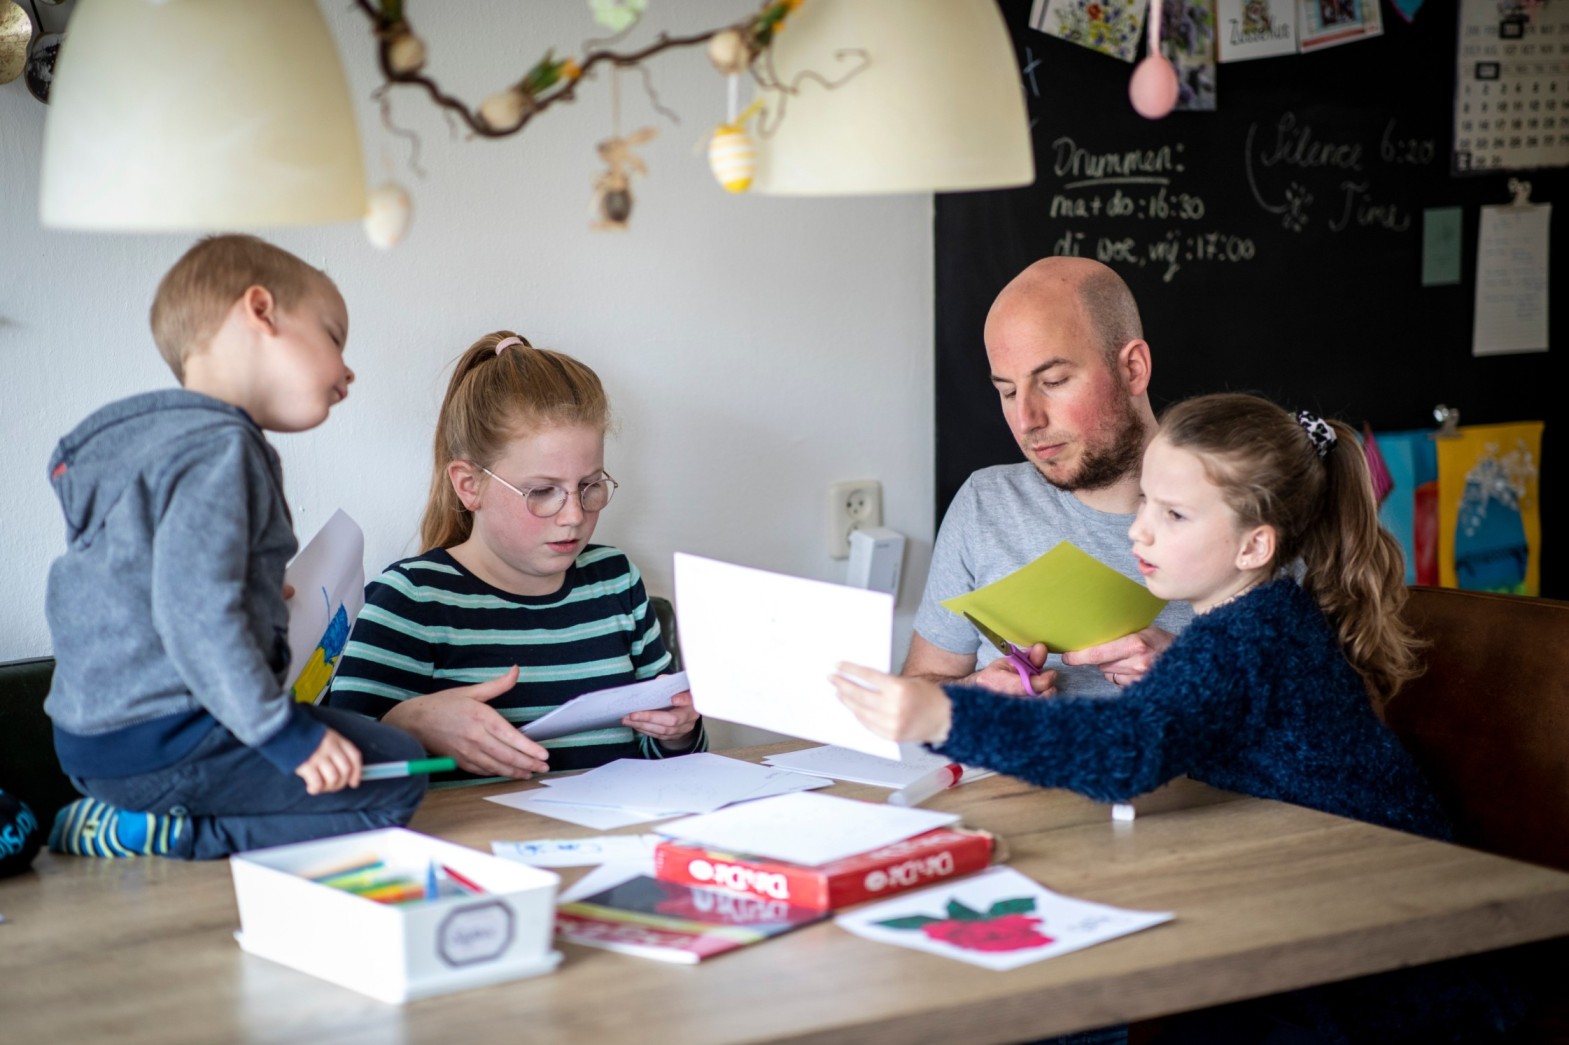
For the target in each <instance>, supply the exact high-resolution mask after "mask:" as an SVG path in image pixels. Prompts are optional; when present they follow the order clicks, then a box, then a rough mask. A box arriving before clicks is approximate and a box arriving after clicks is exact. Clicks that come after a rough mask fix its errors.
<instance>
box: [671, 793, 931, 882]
mask: <svg viewBox="0 0 1569 1045" xmlns="http://www.w3.org/2000/svg"><path fill="white" fill-rule="evenodd" d="M958 819H959V815H958V814H957V813H939V812H935V811H933V810H930V809H906V808H904V807H902V806H894V805H887V804H884V803H882V802H858V801H856V800H855V799H853V798H838V797H836V796H834V795H814V794H811V793H809V792H797V793H795V794H790V795H776V796H774V797H773V798H761V799H758V800H757V801H756V802H747V803H746V804H745V805H739V806H732V807H731V808H729V809H721V810H720V811H719V812H717V813H704V814H703V815H701V816H689V817H685V818H683V819H681V820H675V821H672V822H671V823H668V824H665V825H663V826H661V827H657V828H655V830H656V831H658V832H659V833H660V834H662V835H665V836H667V837H670V838H680V839H683V840H685V841H689V842H701V843H702V844H704V845H707V846H710V847H712V848H714V849H723V850H725V851H726V852H731V853H748V854H751V855H754V856H771V857H773V858H774V859H776V860H788V861H789V862H791V863H795V864H806V865H808V866H816V865H817V864H826V863H828V862H829V861H830V860H839V859H843V858H844V857H847V856H854V855H855V854H857V853H864V852H866V851H868V850H870V849H878V848H880V847H882V846H885V845H892V844H893V843H894V842H901V841H903V840H904V839H906V838H910V837H911V836H913V835H918V834H921V833H922V832H924V831H930V830H932V829H933V828H937V827H943V826H944V825H946V824H951V823H954V822H955V821H957V820H958Z"/></svg>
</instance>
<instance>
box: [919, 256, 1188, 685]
mask: <svg viewBox="0 0 1569 1045" xmlns="http://www.w3.org/2000/svg"><path fill="white" fill-rule="evenodd" d="M985 342H986V358H987V360H988V362H989V363H990V365H991V380H992V384H993V386H995V387H996V389H997V395H998V398H999V400H1000V402H1001V404H1002V412H1003V416H1004V417H1006V418H1007V421H1008V427H1009V428H1010V429H1011V430H1012V432H1013V437H1014V439H1016V440H1017V441H1018V443H1019V449H1021V450H1023V451H1024V456H1025V457H1026V458H1027V459H1028V460H1027V462H1026V463H1023V464H1011V465H998V466H995V467H992V468H983V469H981V470H980V471H978V472H976V473H975V474H973V475H971V476H970V478H969V479H967V480H966V481H965V483H964V485H963V486H962V487H960V489H959V492H958V494H957V495H956V496H955V497H954V499H953V503H952V504H951V505H949V507H948V514H947V515H946V516H945V517H944V518H943V523H942V527H941V529H940V530H939V531H938V533H937V543H936V546H935V547H934V549H933V552H932V566H931V572H930V574H929V575H928V576H927V580H926V591H925V594H924V595H923V596H922V598H921V606H920V609H919V610H918V611H917V613H916V617H915V636H914V638H913V640H912V642H911V645H910V655H909V657H908V658H907V659H906V660H905V662H904V674H906V675H919V676H924V677H927V678H930V679H933V680H935V681H937V682H956V681H957V682H965V683H969V684H973V685H980V686H986V687H987V688H990V689H995V690H1001V691H1004V692H1011V693H1020V694H1022V693H1023V692H1024V688H1023V683H1022V682H1021V681H1020V680H1019V677H1018V674H1017V673H1016V672H1015V671H1014V670H1013V668H1012V667H1011V666H1010V665H1009V664H1008V662H1007V661H1005V660H1000V659H993V658H996V657H997V651H996V650H994V649H993V648H992V647H991V645H990V644H989V643H987V642H985V641H984V640H983V639H982V638H981V636H980V635H979V633H977V632H976V630H975V629H974V628H973V627H972V626H971V625H970V624H969V622H968V621H966V620H965V619H964V618H963V617H960V616H958V615H956V614H953V613H950V612H949V611H948V610H946V609H944V608H943V607H942V606H941V605H940V603H941V602H942V600H944V599H947V598H951V597H953V596H955V595H962V594H964V593H965V592H969V591H974V590H975V589H977V588H980V587H984V586H985V585H987V584H990V583H991V582H993V581H995V580H999V579H1001V578H1002V577H1005V576H1007V575H1008V574H1010V573H1012V572H1013V571H1014V570H1017V569H1019V568H1020V567H1021V566H1024V565H1026V564H1027V563H1030V562H1032V561H1034V560H1035V559H1036V558H1038V557H1040V556H1041V555H1042V554H1043V553H1045V552H1047V551H1050V550H1051V549H1052V548H1053V547H1054V546H1056V544H1057V543H1058V542H1059V541H1069V542H1071V543H1073V544H1074V545H1076V546H1077V547H1078V548H1080V549H1081V550H1082V551H1085V552H1087V553H1088V554H1090V555H1092V556H1094V557H1095V558H1097V559H1099V560H1100V561H1101V562H1103V563H1105V564H1106V565H1108V566H1111V567H1112V568H1114V569H1116V570H1117V571H1118V572H1120V573H1122V574H1125V575H1126V576H1128V577H1130V578H1132V579H1133V580H1137V581H1140V583H1143V582H1142V580H1140V577H1139V573H1138V570H1137V567H1136V565H1135V561H1134V558H1133V550H1132V544H1131V542H1130V541H1129V539H1128V527H1129V526H1130V525H1131V524H1132V523H1133V516H1134V513H1135V512H1136V511H1137V510H1138V503H1139V464H1140V461H1141V459H1142V457H1143V454H1144V447H1145V446H1147V445H1148V444H1149V441H1150V440H1151V439H1152V438H1154V435H1155V427H1156V424H1155V413H1154V411H1153V410H1152V409H1151V408H1150V402H1149V382H1150V347H1149V345H1148V343H1146V342H1145V340H1144V330H1143V325H1142V324H1141V323H1140V321H1139V310H1138V306H1137V305H1136V304H1135V303H1134V300H1133V294H1132V292H1131V291H1129V290H1128V286H1127V284H1126V283H1124V282H1123V281H1122V278H1121V277H1120V276H1118V275H1117V274H1116V273H1115V272H1113V271H1112V270H1111V269H1109V268H1107V267H1106V266H1105V265H1102V264H1100V263H1098V262H1094V261H1090V260H1088V259H1087V258H1045V259H1043V260H1041V261H1037V262H1036V263H1035V264H1033V265H1031V266H1030V267H1029V268H1027V269H1025V270H1024V271H1023V272H1022V273H1020V274H1019V275H1018V276H1017V277H1015V278H1014V280H1013V281H1012V282H1011V283H1009V284H1008V285H1007V286H1006V287H1004V288H1003V290H1002V293H1001V294H999V295H998V296H997V300H996V301H995V302H993V303H992V307H991V311H990V312H989V313H987V316H986V329H985ZM1192 616H1193V614H1192V610H1191V609H1190V608H1189V607H1188V605H1187V604H1186V603H1171V604H1169V605H1168V606H1167V607H1166V608H1165V609H1164V610H1163V611H1161V614H1160V616H1159V617H1157V618H1156V619H1155V624H1154V625H1153V626H1152V627H1150V628H1147V629H1145V630H1144V631H1141V632H1137V633H1135V634H1132V635H1127V636H1124V637H1122V638H1120V639H1116V640H1114V641H1112V642H1109V643H1106V644H1104V645H1101V646H1095V647H1092V648H1090V649H1086V650H1080V651H1077V652H1074V653H1068V654H1065V655H1063V657H1062V658H1061V659H1060V661H1059V659H1058V658H1056V657H1055V656H1053V657H1051V658H1049V659H1048V658H1047V657H1046V654H1045V648H1044V647H1041V646H1037V647H1036V648H1035V649H1034V650H1033V651H1032V658H1031V659H1033V660H1034V661H1035V662H1036V663H1037V664H1038V665H1039V664H1042V663H1043V662H1044V663H1045V666H1046V668H1047V670H1045V671H1043V672H1042V673H1041V674H1039V675H1036V676H1035V677H1034V678H1033V679H1032V682H1033V690H1034V692H1036V693H1051V692H1058V693H1063V694H1068V695H1073V696H1084V695H1090V696H1096V695H1101V696H1104V695H1110V694H1112V693H1115V692H1116V690H1117V688H1119V687H1121V686H1125V685H1127V684H1128V683H1129V682H1132V681H1133V680H1134V679H1136V678H1138V677H1139V676H1140V675H1142V674H1143V673H1144V672H1145V671H1146V670H1148V668H1149V666H1150V665H1151V664H1152V663H1153V662H1154V659H1155V657H1156V656H1157V655H1158V654H1159V653H1160V651H1161V650H1163V649H1165V648H1166V646H1167V645H1169V644H1170V642H1171V639H1172V636H1173V634H1175V633H1176V632H1177V631H1180V630H1181V629H1182V628H1183V627H1185V626H1186V625H1187V623H1188V622H1189V621H1190V620H1191V619H1192ZM987 661H990V663H988V664H987V666H986V667H983V668H981V670H979V671H977V670H976V665H977V663H978V662H982V663H984V662H987Z"/></svg>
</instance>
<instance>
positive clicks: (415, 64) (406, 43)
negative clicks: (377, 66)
mask: <svg viewBox="0 0 1569 1045" xmlns="http://www.w3.org/2000/svg"><path fill="white" fill-rule="evenodd" d="M387 67H388V68H389V69H391V70H392V72H393V74H394V75H396V76H410V75H412V74H414V73H417V72H419V71H420V70H421V69H423V68H424V67H425V41H424V40H421V39H420V38H419V37H418V36H415V35H414V33H413V32H411V31H410V30H409V29H408V28H407V27H406V26H404V27H400V28H399V29H398V30H397V31H396V32H395V33H394V35H393V37H392V40H391V41H390V42H389V43H388V44H387Z"/></svg>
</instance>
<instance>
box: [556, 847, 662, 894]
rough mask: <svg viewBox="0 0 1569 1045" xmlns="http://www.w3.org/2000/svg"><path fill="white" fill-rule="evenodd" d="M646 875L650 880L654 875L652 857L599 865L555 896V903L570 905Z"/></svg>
mask: <svg viewBox="0 0 1569 1045" xmlns="http://www.w3.org/2000/svg"><path fill="white" fill-rule="evenodd" d="M640 874H646V875H648V876H649V877H650V878H652V877H653V875H654V858H653V856H652V855H650V856H649V857H648V859H646V860H630V861H619V862H617V863H613V864H600V865H599V866H598V867H596V868H594V869H593V870H592V871H590V872H588V874H586V875H584V876H583V877H582V878H579V879H578V880H577V881H575V882H573V883H572V884H571V885H569V886H567V887H566V888H565V889H563V890H561V892H559V893H557V894H556V903H558V904H564V903H572V902H573V901H574V900H581V899H583V898H584V897H585V896H593V895H594V894H595V893H602V892H604V891H605V890H606V889H614V888H615V887H616V886H618V885H620V884H621V883H622V882H625V881H629V880H631V879H633V878H636V877H637V876H638V875H640Z"/></svg>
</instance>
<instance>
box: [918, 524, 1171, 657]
mask: <svg viewBox="0 0 1569 1045" xmlns="http://www.w3.org/2000/svg"><path fill="white" fill-rule="evenodd" d="M942 605H943V608H944V609H947V610H948V611H949V612H951V613H953V614H955V615H956V616H960V615H963V614H965V613H968V614H970V615H971V616H972V617H974V618H975V619H976V620H978V621H980V622H981V623H983V624H985V625H986V626H987V627H988V628H991V629H992V630H993V631H995V632H997V633H998V634H1000V635H1001V636H1002V637H1003V638H1005V639H1007V640H1008V641H1009V642H1012V643H1014V644H1015V645H1018V646H1026V647H1027V646H1031V645H1033V644H1035V643H1037V642H1044V643H1045V644H1046V648H1047V649H1048V650H1050V651H1051V652H1052V653H1062V652H1064V651H1066V650H1078V649H1084V648H1085V647H1087V646H1096V645H1099V644H1100V643H1102V642H1110V641H1111V640H1112V639H1116V638H1121V637H1122V636H1123V635H1128V634H1131V633H1132V632H1135V631H1139V630H1141V629H1143V628H1147V627H1149V626H1150V624H1151V623H1153V622H1154V620H1155V615H1156V614H1158V613H1159V612H1160V611H1161V610H1162V609H1163V608H1165V605H1166V603H1165V602H1164V601H1163V600H1161V599H1158V598H1156V597H1155V596H1154V595H1151V594H1150V592H1149V589H1148V588H1146V587H1144V585H1142V584H1140V583H1138V582H1137V581H1132V580H1129V579H1128V578H1127V577H1124V576H1123V575H1122V574H1120V573H1118V572H1117V571H1116V570H1114V569H1112V568H1111V567H1110V566H1107V565H1106V564H1105V563H1103V562H1101V561H1100V560H1098V559H1095V558H1093V557H1091V556H1089V555H1087V554H1085V553H1084V552H1082V551H1080V550H1079V549H1078V548H1075V547H1074V546H1073V545H1071V544H1069V543H1068V542H1067V541H1063V542H1061V543H1060V544H1058V545H1057V546H1056V547H1055V548H1053V549H1052V550H1051V551H1049V552H1047V553H1046V554H1045V555H1042V556H1041V557H1040V558H1038V559H1036V560H1035V561H1034V562H1031V563H1028V564H1026V565H1024V566H1021V567H1019V568H1018V569H1017V570H1014V571H1013V572H1012V573H1010V574H1008V576H1006V577H1004V578H1002V579H1001V580H997V581H993V582H992V583H990V584H988V585H986V586H985V587H984V588H977V589H976V590H974V591H972V592H966V593H965V594H963V595H955V596H954V597H953V598H951V599H944V600H943V602H942Z"/></svg>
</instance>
